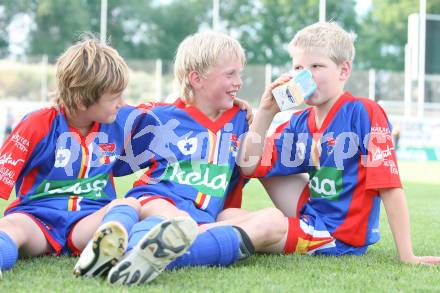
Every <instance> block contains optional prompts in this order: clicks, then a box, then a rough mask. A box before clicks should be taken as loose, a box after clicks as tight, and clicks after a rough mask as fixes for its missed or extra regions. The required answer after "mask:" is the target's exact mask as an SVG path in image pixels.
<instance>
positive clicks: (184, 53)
mask: <svg viewBox="0 0 440 293" xmlns="http://www.w3.org/2000/svg"><path fill="white" fill-rule="evenodd" d="M222 54H227V55H228V56H229V57H231V58H237V59H239V60H240V61H241V63H242V64H243V65H244V64H245V62H246V57H245V54H244V50H243V48H242V47H241V45H240V43H239V42H238V41H237V40H235V39H234V38H232V37H230V36H228V35H226V34H224V33H220V32H212V31H210V32H202V33H196V34H194V35H190V36H188V37H186V38H185V39H184V40H183V41H182V42H181V43H180V45H179V47H178V48H177V53H176V57H175V59H174V78H175V79H176V83H177V87H178V90H179V95H180V96H181V97H182V98H183V99H184V100H185V101H186V102H189V101H190V99H191V97H193V94H194V93H193V91H192V86H191V84H190V83H189V80H188V75H189V73H190V72H191V71H197V72H198V73H200V74H201V75H202V76H204V75H206V74H207V73H208V72H209V70H210V69H211V68H212V67H213V66H215V65H216V64H217V62H218V59H219V57H220V56H221V55H222Z"/></svg>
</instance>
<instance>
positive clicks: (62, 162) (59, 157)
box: [54, 148, 71, 168]
mask: <svg viewBox="0 0 440 293" xmlns="http://www.w3.org/2000/svg"><path fill="white" fill-rule="evenodd" d="M70 156H71V152H70V150H68V149H65V148H59V149H57V151H56V153H55V165H54V167H55V168H64V167H66V166H67V164H68V163H69V161H70Z"/></svg>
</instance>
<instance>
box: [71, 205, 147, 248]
mask: <svg viewBox="0 0 440 293" xmlns="http://www.w3.org/2000/svg"><path fill="white" fill-rule="evenodd" d="M116 206H129V207H131V208H132V209H133V210H134V211H135V212H136V213H137V214H139V210H140V205H139V202H138V201H137V200H136V199H134V198H120V199H115V200H113V201H112V202H111V203H109V204H108V205H106V206H105V207H103V208H101V209H100V210H98V211H96V212H94V213H93V214H91V215H89V216H87V217H85V218H84V219H82V220H81V221H79V222H78V223H77V224H76V225H75V227H74V229H73V231H72V233H71V235H72V236H71V237H72V242H73V245H74V246H75V247H77V248H78V249H79V250H83V249H84V247H85V246H86V245H87V243H88V242H89V240H90V239H91V238H92V237H93V235H94V233H95V232H96V230H97V229H98V228H99V226H100V225H101V224H102V221H103V219H104V217H105V216H106V214H107V213H108V212H110V211H111V209H112V208H114V207H116Z"/></svg>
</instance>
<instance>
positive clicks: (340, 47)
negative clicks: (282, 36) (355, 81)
mask: <svg viewBox="0 0 440 293" xmlns="http://www.w3.org/2000/svg"><path fill="white" fill-rule="evenodd" d="M355 39H356V35H355V34H354V33H348V32H346V31H345V30H344V29H342V28H341V27H340V26H339V25H337V24H336V23H335V22H325V21H320V22H316V23H314V24H312V25H309V26H306V27H305V28H303V29H302V30H300V31H298V32H297V33H296V34H295V36H294V37H293V39H292V41H290V43H289V53H290V55H292V50H293V49H294V48H300V49H303V50H306V51H311V50H316V49H318V50H322V51H324V52H326V53H327V55H328V57H329V58H330V59H332V60H333V61H334V62H335V63H336V64H338V65H340V64H341V63H342V62H344V61H349V62H353V60H354V55H355V48H354V41H355Z"/></svg>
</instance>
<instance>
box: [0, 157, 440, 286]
mask: <svg viewBox="0 0 440 293" xmlns="http://www.w3.org/2000/svg"><path fill="white" fill-rule="evenodd" d="M439 166H440V164H438V163H437V164H426V165H425V167H423V166H422V167H421V166H420V164H417V163H401V164H400V167H401V170H402V176H403V179H404V182H405V183H404V185H405V191H406V195H407V198H408V205H409V208H410V215H411V223H412V239H413V246H414V251H415V252H416V253H417V254H420V255H421V254H426V255H440V245H439V243H440V220H439V208H440V182H439V180H438V179H437V178H440V176H439V175H437V176H436V175H435V173H434V174H433V175H432V176H431V173H432V172H435V171H437V170H439V169H440V168H439ZM420 170H423V172H424V173H425V175H424V174H420V172H421V171H420ZM414 172H415V173H414ZM411 174H413V175H411ZM436 174H439V173H438V172H436ZM428 175H429V176H428ZM428 177H429V178H431V180H423V182H421V183H420V182H414V181H421V180H413V178H424V179H425V178H428ZM131 181H132V178H122V179H121V180H119V181H118V188H119V190H120V192H121V193H123V192H124V190H127V189H128V188H129V187H130V183H131ZM270 205H271V202H270V200H269V199H268V197H267V196H266V195H265V192H264V190H262V187H261V186H260V184H259V183H258V182H257V181H252V182H251V183H250V184H248V186H247V187H246V189H245V198H244V207H245V208H247V209H258V208H262V207H266V206H270ZM4 206H5V203H4V202H3V203H1V204H0V207H1V208H3V207H4ZM380 228H381V233H382V239H381V241H380V242H379V243H378V244H376V245H374V246H372V247H371V248H370V249H369V251H368V253H367V254H366V255H365V256H363V257H350V256H348V257H340V258H333V257H310V256H302V255H287V256H285V255H264V254H259V255H254V256H252V257H250V258H249V259H247V260H245V261H243V262H239V263H237V264H235V265H233V266H231V267H228V268H203V267H202V268H185V269H181V270H177V271H167V272H164V273H163V274H162V275H160V276H159V277H158V278H157V279H156V280H155V281H153V282H152V283H151V284H148V285H144V286H139V287H133V288H121V287H115V286H110V285H108V284H107V283H106V282H105V281H104V280H99V279H84V278H75V277H74V276H73V275H72V269H73V265H74V264H75V261H76V259H75V258H70V257H50V256H46V257H39V258H34V259H24V260H19V261H18V263H17V265H16V266H15V267H14V268H13V269H12V270H10V271H6V272H3V280H1V281H0V292H107V291H112V292H147V291H148V292H228V293H229V292H296V291H302V292H340V291H344V292H365V291H378V292H397V291H399V292H410V291H411V292H412V291H418V292H430V291H440V283H439V277H440V266H439V267H429V266H412V265H404V264H401V263H399V261H398V259H397V256H396V252H395V248H394V242H393V240H392V235H391V233H390V230H389V226H388V223H387V221H386V215H385V213H384V212H382V214H381V227H380ZM0 249H1V248H0Z"/></svg>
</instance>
